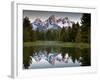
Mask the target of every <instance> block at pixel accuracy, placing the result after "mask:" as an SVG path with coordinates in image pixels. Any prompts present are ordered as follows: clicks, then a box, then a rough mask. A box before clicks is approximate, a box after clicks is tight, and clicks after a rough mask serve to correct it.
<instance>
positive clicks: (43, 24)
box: [32, 15, 74, 30]
mask: <svg viewBox="0 0 100 80" xmlns="http://www.w3.org/2000/svg"><path fill="white" fill-rule="evenodd" d="M73 23H74V22H73V21H71V20H70V19H69V18H68V17H64V18H59V19H56V17H55V15H51V16H50V17H49V18H48V19H47V20H45V21H42V20H41V19H40V18H36V19H35V20H34V22H33V23H32V26H33V29H34V30H35V29H37V28H38V29H39V30H48V29H59V28H62V27H68V26H72V24H73Z"/></svg>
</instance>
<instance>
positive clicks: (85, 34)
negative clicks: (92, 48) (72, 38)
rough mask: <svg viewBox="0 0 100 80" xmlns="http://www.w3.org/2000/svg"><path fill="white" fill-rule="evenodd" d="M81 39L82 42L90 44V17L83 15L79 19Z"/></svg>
mask: <svg viewBox="0 0 100 80" xmlns="http://www.w3.org/2000/svg"><path fill="white" fill-rule="evenodd" d="M81 24H82V26H81V35H82V36H81V39H82V42H86V43H89V42H90V29H91V15H90V14H86V13H84V14H83V16H82V19H81Z"/></svg>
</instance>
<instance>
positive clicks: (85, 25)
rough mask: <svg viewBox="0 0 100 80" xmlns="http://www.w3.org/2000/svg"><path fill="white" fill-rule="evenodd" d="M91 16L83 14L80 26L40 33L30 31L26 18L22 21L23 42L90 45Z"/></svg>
mask: <svg viewBox="0 0 100 80" xmlns="http://www.w3.org/2000/svg"><path fill="white" fill-rule="evenodd" d="M90 30H91V15H90V14H87V13H84V14H83V15H82V18H81V25H80V24H79V23H78V22H77V23H74V24H73V25H72V27H71V26H69V27H63V28H61V29H56V30H54V29H48V30H46V31H42V30H41V31H40V30H39V29H36V30H32V24H31V22H30V20H29V18H28V17H25V18H24V19H23V41H24V42H31V41H36V40H46V41H63V42H83V43H90V39H91V38H90V35H91V33H90V32H91V31H90Z"/></svg>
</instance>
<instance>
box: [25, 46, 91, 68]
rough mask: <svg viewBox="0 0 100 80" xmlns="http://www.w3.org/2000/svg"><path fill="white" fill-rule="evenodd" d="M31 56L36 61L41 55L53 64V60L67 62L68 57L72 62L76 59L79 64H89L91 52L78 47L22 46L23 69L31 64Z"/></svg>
mask: <svg viewBox="0 0 100 80" xmlns="http://www.w3.org/2000/svg"><path fill="white" fill-rule="evenodd" d="M60 54H61V55H60ZM37 55H38V57H37ZM32 57H34V58H35V60H36V61H37V62H38V61H40V60H41V57H43V58H45V60H47V61H48V62H49V63H50V64H52V65H54V64H55V60H57V61H59V62H61V61H62V62H65V63H68V59H69V57H70V58H71V60H72V61H73V64H74V63H75V62H76V61H78V62H79V63H81V64H80V66H90V65H91V54H90V49H89V48H84V49H80V48H68V47H50V46H49V47H47V46H34V47H24V48H23V66H24V69H28V68H29V66H30V64H32ZM73 67H74V66H73Z"/></svg>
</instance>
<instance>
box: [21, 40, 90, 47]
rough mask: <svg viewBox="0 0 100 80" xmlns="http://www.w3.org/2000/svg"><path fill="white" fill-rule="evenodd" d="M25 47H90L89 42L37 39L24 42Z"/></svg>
mask: <svg viewBox="0 0 100 80" xmlns="http://www.w3.org/2000/svg"><path fill="white" fill-rule="evenodd" d="M23 45H24V47H30V46H60V47H78V48H89V47H90V44H88V43H72V42H61V41H35V42H24V43H23Z"/></svg>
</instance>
